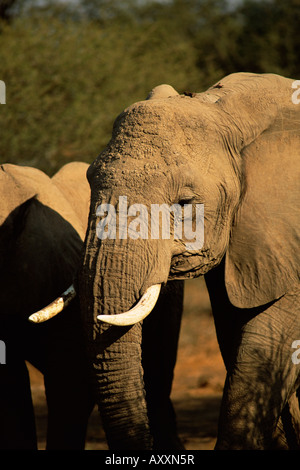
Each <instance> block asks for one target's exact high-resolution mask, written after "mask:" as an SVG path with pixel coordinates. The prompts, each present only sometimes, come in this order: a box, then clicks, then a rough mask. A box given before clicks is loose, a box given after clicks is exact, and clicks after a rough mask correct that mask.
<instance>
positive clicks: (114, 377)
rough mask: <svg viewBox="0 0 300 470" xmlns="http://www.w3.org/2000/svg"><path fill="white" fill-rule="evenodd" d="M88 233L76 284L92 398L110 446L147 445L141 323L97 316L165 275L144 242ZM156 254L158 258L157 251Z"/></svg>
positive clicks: (124, 304) (132, 299)
mask: <svg viewBox="0 0 300 470" xmlns="http://www.w3.org/2000/svg"><path fill="white" fill-rule="evenodd" d="M90 237H93V235H92V234H91V233H90V234H89V236H88V237H87V240H88V241H87V247H86V250H85V257H84V261H83V266H82V269H81V271H80V273H79V279H78V280H79V283H78V288H79V296H80V301H81V307H82V313H83V321H84V325H85V333H86V339H87V349H88V351H87V352H88V357H89V361H90V364H91V367H92V371H91V372H92V382H93V387H94V391H95V395H96V396H95V398H96V401H97V403H98V407H99V411H100V414H101V417H102V421H103V426H104V429H105V432H106V437H107V441H108V445H109V448H110V449H114V450H122V449H151V448H152V437H151V434H150V429H149V422H148V415H147V404H146V399H145V389H144V379H143V369H142V346H141V343H142V324H141V323H137V324H135V325H133V326H111V325H107V324H105V323H102V322H100V321H99V320H98V319H97V316H99V315H114V314H118V313H121V312H124V311H127V310H129V309H130V308H131V307H132V306H133V305H135V304H136V302H137V301H138V300H139V298H140V296H141V294H143V293H144V291H145V289H146V288H147V287H149V285H152V284H154V283H160V282H162V281H164V280H165V279H162V278H161V277H159V276H157V275H155V274H154V273H155V272H157V270H158V269H157V268H158V266H157V262H155V261H154V260H151V258H153V251H152V250H151V251H150V250H149V247H147V245H146V244H145V242H144V241H143V242H144V243H141V240H130V241H128V240H118V241H116V240H105V241H102V242H101V243H99V240H97V239H96V238H95V239H94V240H90V239H89V238H90ZM95 244H96V248H95ZM151 253H152V254H151ZM154 258H155V260H157V259H158V256H157V253H156V254H155V256H154ZM149 266H151V268H149ZM153 268H154V269H153ZM167 271H168V270H167V269H166V272H167Z"/></svg>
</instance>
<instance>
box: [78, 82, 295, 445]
mask: <svg viewBox="0 0 300 470" xmlns="http://www.w3.org/2000/svg"><path fill="white" fill-rule="evenodd" d="M292 82H293V81H292V80H290V79H286V78H283V77H280V76H277V75H272V74H265V75H256V74H248V73H239V74H233V75H230V76H228V77H225V78H224V79H223V80H221V82H219V83H217V84H216V85H214V86H212V87H211V88H210V89H208V90H207V91H206V92H204V93H199V94H190V95H187V96H181V95H178V94H177V93H176V92H175V90H173V89H172V90H171V92H170V91H169V90H170V88H166V87H163V88H161V87H159V88H157V89H156V90H154V91H153V92H151V93H150V95H149V97H148V99H147V100H146V101H142V102H139V103H136V104H134V105H132V106H130V107H129V108H128V109H126V110H125V111H124V112H123V113H122V114H121V115H120V116H119V117H118V118H117V119H116V122H115V125H114V129H113V134H112V139H111V141H110V142H109V144H108V146H107V147H106V149H105V150H104V151H103V152H102V153H101V154H100V155H99V157H98V158H97V159H96V160H95V162H94V163H93V164H92V165H91V166H90V168H89V170H88V180H89V183H90V186H91V205H90V215H89V223H88V230H87V235H86V239H85V245H84V258H83V264H82V268H81V269H80V273H79V278H78V288H79V294H80V301H81V306H82V310H83V315H84V323H85V334H86V338H87V341H88V355H89V362H90V365H91V369H92V371H93V377H94V390H95V393H96V395H97V402H98V404H99V408H100V411H101V414H102V418H103V422H104V426H105V430H106V433H107V438H108V443H109V446H110V448H111V449H151V448H152V447H153V446H154V447H159V446H160V442H159V439H157V436H156V433H155V428H156V426H155V424H156V423H157V422H159V424H160V425H161V426H163V425H164V426H165V428H166V429H167V430H169V429H170V427H172V419H170V416H162V415H161V414H160V411H158V415H159V416H160V417H161V420H160V421H157V420H155V418H153V417H152V416H151V413H149V419H148V417H147V411H149V404H148V410H147V402H146V400H145V386H144V381H143V367H142V366H143V341H142V339H143V335H144V332H145V331H147V326H148V322H149V323H151V322H153V324H154V323H155V321H154V318H155V315H157V316H159V315H160V320H159V321H158V322H157V325H154V327H153V331H152V333H151V334H152V336H151V335H150V337H151V340H150V342H151V341H152V355H153V360H154V364H155V365H154V367H153V370H152V371H151V372H150V373H149V374H148V371H147V369H145V382H146V385H147V383H148V382H149V376H150V383H151V384H152V386H153V390H152V391H151V392H150V395H151V393H153V395H154V396H156V397H157V398H156V400H154V402H155V405H156V407H157V408H156V409H158V410H164V409H166V405H165V404H166V403H170V402H169V391H170V387H171V380H172V370H171V369H170V364H172V365H174V362H175V355H176V347H175V345H176V342H177V338H176V336H175V334H174V335H173V333H172V332H171V331H168V326H166V325H165V324H166V322H167V321H168V322H169V324H170V325H171V327H172V328H174V325H175V324H176V325H177V326H176V327H175V330H176V332H177V331H178V321H179V320H178V319H179V317H180V315H176V314H174V311H173V307H172V302H171V300H170V299H171V298H170V297H169V295H168V293H167V292H164V290H165V287H163V294H162V295H163V296H165V299H166V301H165V304H166V305H165V306H164V307H163V308H161V309H160V308H159V305H158V306H157V307H156V309H157V310H158V311H157V312H156V314H155V312H154V313H152V314H150V316H149V317H148V318H147V319H146V320H145V321H144V322H143V324H141V323H139V324H136V325H134V326H132V327H113V326H108V325H105V324H103V323H101V322H99V321H98V320H97V318H96V317H97V315H99V314H117V313H121V312H123V311H126V310H128V309H129V308H130V307H132V305H134V303H135V302H137V300H138V299H139V298H140V297H141V295H142V294H143V293H144V292H145V290H146V289H147V288H148V287H149V286H151V285H153V284H157V283H162V284H163V286H166V285H167V286H168V285H169V286H170V285H172V284H173V285H174V283H175V285H176V283H177V282H178V281H179V280H184V279H189V278H193V277H197V276H200V275H205V277H206V282H207V286H208V290H209V294H210V298H211V303H212V308H213V313H214V318H215V323H216V331H217V336H218V340H219V344H220V348H221V352H222V355H223V358H224V361H225V365H226V368H227V378H226V383H225V387H224V395H223V400H222V407H221V414H220V422H219V434H218V440H217V445H216V448H217V449H269V448H272V447H273V446H274V442H275V434H276V433H277V432H278V430H279V429H280V428H283V430H284V435H285V436H286V437H287V441H288V443H287V445H288V446H290V448H293V447H295V446H297V437H296V436H295V434H294V433H293V432H289V431H290V430H291V427H292V424H294V426H296V427H297V426H299V421H297V420H298V415H297V413H298V408H299V406H298V403H297V397H296V395H295V392H296V390H297V388H298V387H299V378H300V375H299V368H300V365H296V364H293V363H292V360H291V355H292V352H293V350H292V349H291V344H292V342H293V341H294V340H295V339H300V302H299V300H300V290H299V271H300V268H299V267H300V262H299V261H300V260H299V257H300V250H299V240H300V217H299V210H300V186H299V178H300V158H299V157H300V133H299V125H300V124H299V123H300V105H298V106H297V105H295V104H294V103H293V102H292V93H293V92H294V90H293V89H292ZM164 89H165V90H166V93H164V92H163V91H164ZM123 195H126V196H127V198H128V206H130V205H132V204H134V203H139V204H144V205H145V206H146V207H147V208H148V213H150V204H154V203H156V204H162V203H166V204H168V205H172V204H174V203H181V204H184V203H193V204H196V203H201V204H204V212H205V231H204V234H205V240H204V245H203V247H202V249H201V250H199V251H188V250H187V248H186V245H185V241H184V240H176V239H174V237H173V236H171V238H170V239H169V240H151V239H150V238H149V239H137V240H133V239H131V238H128V239H124V240H119V239H118V238H117V239H116V240H110V239H106V240H100V239H99V238H98V237H97V235H96V226H97V224H98V223H99V217H97V216H96V209H97V207H98V206H99V204H101V203H110V204H113V205H116V203H117V201H118V197H119V196H123ZM160 335H162V336H163V338H165V339H164V340H163V341H165V343H164V342H163V343H162V344H161V342H160V341H159V337H160ZM170 340H172V341H173V348H171V347H169V345H168V342H169V341H170ZM164 344H165V345H166V351H162V348H163V345H164ZM167 362H168V363H169V364H166V363H167ZM166 370H168V384H167V385H168V386H167V387H162V386H161V383H160V382H159V380H158V379H157V377H160V376H164V373H165V371H166ZM146 394H147V395H148V392H147V387H146ZM150 402H151V400H150ZM148 403H149V402H148ZM292 408H293V409H295V410H296V411H295V413H294V414H293V413H291V410H292ZM162 423H164V424H162ZM276 428H277V430H276ZM168 437H169V436H168ZM168 437H167V438H166V439H167V441H168V442H167V444H166V446H165V448H167V446H169V448H171V447H172V446H173V448H174V447H175V448H176V445H175V443H174V440H172V438H170V439H169V438H168ZM298 441H299V437H298Z"/></svg>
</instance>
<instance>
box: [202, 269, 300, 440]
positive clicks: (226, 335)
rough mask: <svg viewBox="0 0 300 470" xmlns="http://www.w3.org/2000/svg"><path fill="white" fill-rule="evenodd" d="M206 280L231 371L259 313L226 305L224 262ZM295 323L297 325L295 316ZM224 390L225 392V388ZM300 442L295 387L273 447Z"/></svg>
mask: <svg viewBox="0 0 300 470" xmlns="http://www.w3.org/2000/svg"><path fill="white" fill-rule="evenodd" d="M205 281H206V285H207V288H208V292H209V295H210V300H211V305H212V310H213V314H214V321H215V327H216V333H217V338H218V342H219V346H220V351H221V354H222V357H223V360H224V364H225V367H226V369H227V371H230V370H231V369H232V365H233V364H234V363H235V361H236V357H237V355H238V351H239V348H240V347H241V344H240V338H241V335H242V329H243V325H245V324H246V323H247V321H248V319H249V317H251V316H252V317H254V316H255V315H259V313H260V310H259V309H252V310H249V311H247V310H240V309H238V308H235V307H234V306H233V305H232V304H231V303H230V302H229V299H228V296H227V291H226V288H225V282H224V260H223V261H222V262H221V263H220V265H219V266H218V267H216V268H215V269H213V270H211V271H210V272H208V273H207V274H206V275H205ZM274 308H275V307H274ZM292 308H293V307H292ZM295 315H297V314H295ZM283 316H284V315H283ZM262 320H263V319H262ZM256 321H257V322H258V321H259V320H256ZM295 322H297V320H296V317H295ZM283 327H284V325H283ZM270 336H271V333H270ZM293 336H294V335H293ZM299 338H300V336H299ZM288 361H289V359H288ZM290 362H291V361H290ZM266 377H267V376H266ZM266 380H267V379H266ZM225 390H227V388H226V387H225ZM223 420H225V417H224V414H223V416H222V421H223ZM299 443H300V409H299V388H298V391H297V392H294V393H293V394H292V395H291V396H290V398H289V399H288V401H287V402H286V404H285V405H284V408H283V410H282V413H281V416H280V419H279V420H278V422H277V427H276V431H275V432H274V441H273V444H272V445H274V446H275V447H279V448H288V449H293V448H299Z"/></svg>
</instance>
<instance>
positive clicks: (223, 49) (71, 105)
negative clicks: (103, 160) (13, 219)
mask: <svg viewBox="0 0 300 470" xmlns="http://www.w3.org/2000/svg"><path fill="white" fill-rule="evenodd" d="M4 3H5V4H6V7H5V8H4V9H3V12H4V13H3V15H2V20H1V23H0V79H1V80H4V81H5V83H6V103H7V104H6V105H5V106H1V107H0V110H1V112H0V126H1V137H0V162H1V163H3V162H10V163H18V164H22V165H32V166H36V167H38V168H40V169H42V170H44V171H46V172H47V173H48V174H53V172H55V171H56V170H57V169H58V168H60V167H61V166H62V165H63V164H64V163H67V162H69V161H73V160H82V161H87V162H92V161H93V160H94V158H95V157H96V156H97V155H98V153H99V152H100V151H101V150H102V149H103V148H104V146H105V145H106V143H107V142H108V140H109V138H110V135H111V128H112V124H113V121H114V119H115V118H116V116H117V115H118V114H119V113H120V112H121V111H122V110H123V109H124V108H125V107H126V106H128V105H130V104H131V103H133V102H134V101H137V100H142V99H144V98H145V97H146V96H147V94H148V92H149V91H150V90H151V88H153V87H154V86H156V85H158V84H160V83H169V84H170V85H172V86H173V87H174V88H176V89H177V91H178V92H180V93H182V92H184V91H186V90H189V91H202V90H204V89H205V88H206V87H208V86H210V85H212V84H213V83H215V82H216V81H217V80H220V79H221V78H222V77H223V76H224V75H227V74H229V73H232V72H238V71H250V72H259V73H262V72H273V73H279V74H282V75H285V76H290V77H293V78H299V77H300V61H299V51H300V35H299V33H298V25H299V24H300V1H299V0H263V1H255V0H245V1H243V2H239V3H237V4H236V6H232V2H228V1H226V0H173V1H171V0H170V1H166V0H165V1H161V2H159V1H151V0H149V1H141V0H122V1H121V0H77V1H75V0H74V1H73V2H55V1H46V0H44V1H41V0H27V2H23V1H21V0H20V1H18V0H14V1H8V0H0V13H1V6H3V7H4V6H5V5H4ZM0 16H1V15H0Z"/></svg>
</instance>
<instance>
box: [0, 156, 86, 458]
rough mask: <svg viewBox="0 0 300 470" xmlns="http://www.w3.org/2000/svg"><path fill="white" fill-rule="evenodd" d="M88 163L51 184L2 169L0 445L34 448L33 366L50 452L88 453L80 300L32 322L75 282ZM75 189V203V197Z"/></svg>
mask: <svg viewBox="0 0 300 470" xmlns="http://www.w3.org/2000/svg"><path fill="white" fill-rule="evenodd" d="M87 167H88V165H87V164H84V163H79V162H78V163H71V164H68V165H66V166H64V167H63V168H62V169H61V170H60V171H59V172H58V173H57V174H56V175H55V176H54V177H53V178H52V179H50V178H49V177H48V176H46V175H45V174H44V173H42V172H41V171H39V170H37V169H34V168H29V167H21V166H16V165H10V164H5V165H1V166H0V193H1V210H0V285H1V290H0V339H1V340H2V341H4V342H5V346H6V364H5V365H1V366H0V377H1V386H0V416H1V420H0V448H1V449H18V450H19V449H36V448H37V439H36V429H35V421H34V413H33V407H32V398H31V391H30V383H29V377H28V370H27V367H26V363H25V361H29V362H30V363H31V364H33V366H34V367H36V368H37V369H38V370H39V371H40V372H42V374H43V375H44V382H45V391H46V398H47V404H48V430H47V449H49V450H50V449H83V448H84V445H85V434H86V426H87V421H88V417H89V415H90V413H91V410H92V407H93V400H92V395H91V391H90V388H89V386H88V377H87V372H86V370H87V368H86V363H85V355H84V343H83V338H82V331H81V328H80V315H79V303H78V301H75V302H74V303H73V304H71V305H70V306H69V307H68V308H67V309H66V310H65V311H64V312H63V313H62V314H61V316H59V317H55V318H53V319H52V320H50V321H49V322H47V323H43V324H40V325H39V324H31V323H29V322H28V317H29V315H30V314H31V313H33V312H34V311H36V310H38V309H40V308H42V307H44V306H45V305H47V304H48V303H50V301H52V300H53V297H57V296H58V295H60V294H61V292H62V291H63V290H64V289H66V288H67V287H68V286H69V285H70V283H72V281H73V278H74V276H75V275H76V270H77V268H78V264H79V259H80V254H81V250H82V246H83V238H84V234H85V230H86V224H87V216H88V206H89V195H90V190H89V185H88V184H87V181H86V170H87ZM74 191H75V194H76V198H74V197H73V192H74Z"/></svg>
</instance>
